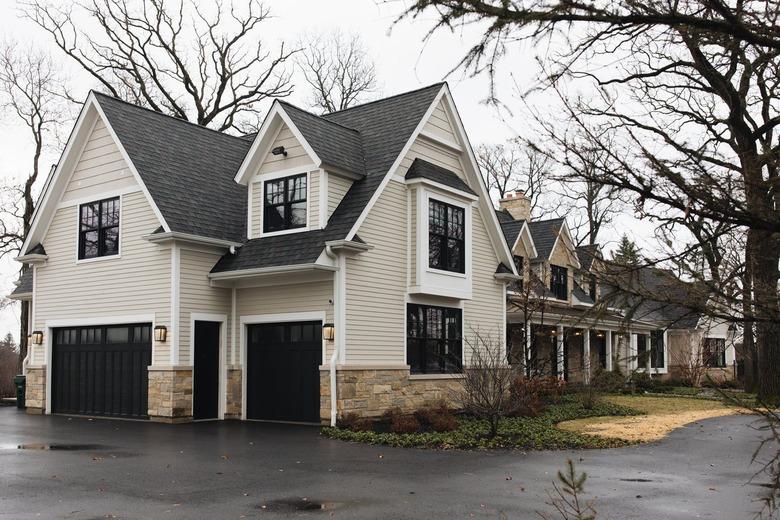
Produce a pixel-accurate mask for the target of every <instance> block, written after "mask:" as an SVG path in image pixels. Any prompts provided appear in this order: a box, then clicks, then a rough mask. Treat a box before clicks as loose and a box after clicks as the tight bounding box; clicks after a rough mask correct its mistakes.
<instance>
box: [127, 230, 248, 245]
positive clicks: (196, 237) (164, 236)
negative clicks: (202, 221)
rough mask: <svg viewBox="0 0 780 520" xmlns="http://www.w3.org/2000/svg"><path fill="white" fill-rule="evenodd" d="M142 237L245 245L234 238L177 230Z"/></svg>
mask: <svg viewBox="0 0 780 520" xmlns="http://www.w3.org/2000/svg"><path fill="white" fill-rule="evenodd" d="M141 238H143V239H144V240H148V241H149V242H170V241H171V240H176V241H177V242H190V243H193V244H205V245H209V246H217V247H223V248H230V247H241V246H242V245H243V244H242V243H241V242H233V241H232V240H222V239H219V238H209V237H203V236H199V235H191V234H189V233H179V232H177V231H171V232H169V233H151V234H149V235H144V236H142V237H141Z"/></svg>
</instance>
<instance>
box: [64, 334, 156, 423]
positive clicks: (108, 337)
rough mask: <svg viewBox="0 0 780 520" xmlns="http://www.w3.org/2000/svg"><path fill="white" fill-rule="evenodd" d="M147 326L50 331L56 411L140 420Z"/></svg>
mask: <svg viewBox="0 0 780 520" xmlns="http://www.w3.org/2000/svg"><path fill="white" fill-rule="evenodd" d="M151 334H152V326H151V325H150V324H146V323H141V324H132V325H110V326H95V327H76V328H63V329H54V338H53V339H54V341H53V345H52V346H53V351H52V379H51V385H52V390H51V397H52V411H53V412H55V413H67V414H84V415H104V416H109V417H127V418H136V419H139V418H145V417H146V416H147V413H148V406H147V401H148V400H147V393H148V366H149V364H150V363H151V362H152V338H151Z"/></svg>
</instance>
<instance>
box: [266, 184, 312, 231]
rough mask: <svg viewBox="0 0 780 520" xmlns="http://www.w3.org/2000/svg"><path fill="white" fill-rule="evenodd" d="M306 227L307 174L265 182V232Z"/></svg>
mask: <svg viewBox="0 0 780 520" xmlns="http://www.w3.org/2000/svg"><path fill="white" fill-rule="evenodd" d="M301 227H306V174H305V173H304V174H301V175H293V176H291V177H284V178H281V179H273V180H270V181H265V197H264V204H263V232H265V233H270V232H273V231H283V230H285V229H295V228H301Z"/></svg>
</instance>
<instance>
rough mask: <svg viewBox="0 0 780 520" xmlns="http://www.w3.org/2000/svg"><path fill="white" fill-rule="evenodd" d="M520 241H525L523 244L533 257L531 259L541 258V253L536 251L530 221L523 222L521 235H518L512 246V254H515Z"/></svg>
mask: <svg viewBox="0 0 780 520" xmlns="http://www.w3.org/2000/svg"><path fill="white" fill-rule="evenodd" d="M499 226H500V224H499ZM523 237H525V238H523ZM520 240H523V243H524V244H525V247H526V249H527V250H528V253H529V254H532V255H533V256H531V258H536V257H537V256H539V252H538V251H537V250H536V244H534V239H533V237H532V236H531V230H530V229H529V228H528V221H525V222H523V227H521V228H520V233H518V234H517V238H516V239H515V243H514V244H512V250H511V252H512V253H514V251H515V248H516V247H517V244H518V242H520ZM531 258H529V259H528V260H529V261H530V260H531Z"/></svg>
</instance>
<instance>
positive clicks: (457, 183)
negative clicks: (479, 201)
mask: <svg viewBox="0 0 780 520" xmlns="http://www.w3.org/2000/svg"><path fill="white" fill-rule="evenodd" d="M406 178H407V179H420V178H422V179H428V180H431V181H434V182H438V183H439V184H444V185H445V186H449V187H450V188H455V189H456V190H460V191H465V192H466V193H470V194H471V195H476V193H474V190H472V189H471V188H469V185H468V184H466V183H465V182H463V179H461V178H460V177H458V175H457V174H456V173H455V172H453V171H450V170H448V169H446V168H442V167H441V166H436V165H435V164H432V163H429V162H428V161H426V160H424V159H420V158H417V159H415V160H414V161H413V162H412V165H411V166H410V167H409V170H408V171H407V172H406Z"/></svg>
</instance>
